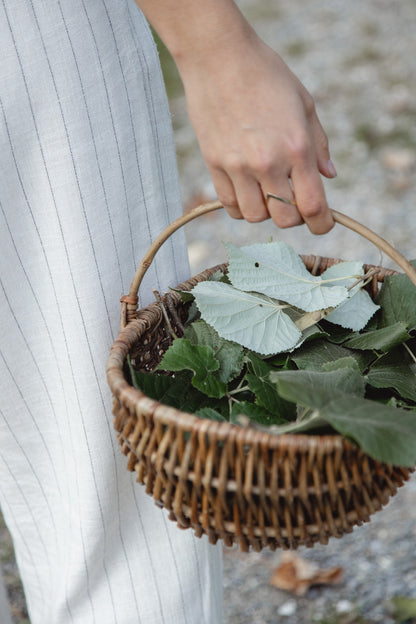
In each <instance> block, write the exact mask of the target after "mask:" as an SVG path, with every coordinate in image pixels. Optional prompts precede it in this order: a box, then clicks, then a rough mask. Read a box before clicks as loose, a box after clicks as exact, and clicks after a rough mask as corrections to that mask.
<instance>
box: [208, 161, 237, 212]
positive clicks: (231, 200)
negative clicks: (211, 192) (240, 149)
mask: <svg viewBox="0 0 416 624" xmlns="http://www.w3.org/2000/svg"><path fill="white" fill-rule="evenodd" d="M209 169H210V174H211V179H212V182H213V184H214V187H215V190H216V192H217V195H218V199H219V200H220V202H221V203H222V205H223V206H224V208H225V210H226V211H227V212H228V214H229V215H230V217H231V218H232V219H243V218H244V217H243V215H242V213H241V210H240V206H239V204H238V201H237V195H236V193H235V190H234V186H233V183H232V182H231V180H230V178H229V176H228V175H227V174H226V173H225V171H222V170H221V169H216V168H213V169H211V168H209Z"/></svg>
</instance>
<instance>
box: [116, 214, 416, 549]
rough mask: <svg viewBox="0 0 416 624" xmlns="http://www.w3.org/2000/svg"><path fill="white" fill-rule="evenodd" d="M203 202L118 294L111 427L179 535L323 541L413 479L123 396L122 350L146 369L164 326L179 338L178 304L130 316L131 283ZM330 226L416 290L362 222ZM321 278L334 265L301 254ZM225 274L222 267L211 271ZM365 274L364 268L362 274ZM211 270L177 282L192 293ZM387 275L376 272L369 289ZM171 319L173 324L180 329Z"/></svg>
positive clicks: (341, 445)
mask: <svg viewBox="0 0 416 624" xmlns="http://www.w3.org/2000/svg"><path fill="white" fill-rule="evenodd" d="M220 207H221V205H220V204H219V202H212V203H210V204H205V205H203V206H200V207H199V208H197V209H195V210H194V211H192V212H191V213H188V214H187V215H184V216H183V217H181V218H180V219H178V220H177V221H175V222H174V223H173V224H172V225H171V226H170V227H169V228H167V230H165V231H164V232H163V233H162V234H161V235H160V236H159V237H158V238H157V239H156V241H155V242H154V244H153V245H152V246H151V248H150V249H149V251H148V252H147V254H146V255H145V257H144V258H143V261H142V263H141V265H140V267H139V269H138V271H137V273H136V275H135V276H134V279H133V282H132V285H131V289H130V294H129V295H127V296H125V297H123V298H122V315H121V317H122V320H121V330H120V333H119V335H118V338H117V340H116V341H115V342H114V345H113V347H112V350H111V355H110V358H109V360H108V364H107V375H108V382H109V385H110V387H111V390H112V393H113V397H114V427H115V429H116V431H117V432H118V438H119V441H120V444H121V450H122V452H123V453H124V454H125V455H126V456H127V458H128V462H127V467H128V469H129V470H132V471H133V470H134V471H136V473H137V481H139V482H140V483H144V484H145V485H146V492H147V493H148V494H150V495H152V496H153V498H154V500H155V502H156V504H158V505H159V506H161V507H164V508H166V509H167V510H169V512H170V518H171V519H172V520H175V521H176V522H177V523H178V526H179V527H182V528H188V527H192V528H193V530H194V532H195V534H196V535H197V536H201V535H203V534H206V535H208V537H209V540H210V542H212V543H215V542H216V541H217V540H218V539H222V540H223V541H224V543H225V544H226V545H228V546H231V545H232V544H233V543H235V542H238V543H239V545H240V547H241V549H242V550H248V549H249V547H252V548H253V549H254V550H257V551H259V550H261V549H262V548H264V547H269V548H271V549H273V550H274V549H275V548H277V547H282V548H292V549H294V548H297V547H298V546H299V545H306V546H313V545H314V544H315V543H317V542H319V543H321V544H325V543H327V541H328V538H329V537H331V536H335V537H341V536H342V535H343V534H345V533H349V532H351V531H352V529H353V527H354V526H355V525H360V524H362V523H363V522H366V521H368V520H369V518H370V516H371V514H373V513H374V512H376V511H378V510H380V509H381V508H382V506H383V505H385V504H386V503H387V501H388V500H389V498H390V497H391V496H393V495H394V494H395V492H396V491H397V488H398V487H400V486H401V485H403V483H404V482H405V481H406V480H407V479H408V478H409V473H410V472H411V471H409V470H406V469H403V468H400V467H395V466H391V465H387V464H384V463H381V462H378V461H375V460H373V459H371V458H370V457H368V456H367V455H365V454H364V453H363V452H362V451H361V450H359V449H358V448H357V447H355V446H354V445H352V444H351V443H349V442H348V441H347V440H346V439H344V438H343V437H342V436H340V435H325V436H308V435H280V436H277V435H273V434H269V433H264V432H262V431H258V430H256V429H252V428H243V427H239V426H236V425H232V424H229V423H222V422H221V423H220V422H215V421H211V420H204V419H201V418H198V417H196V416H194V415H192V414H188V413H185V412H181V411H179V410H177V409H174V408H172V407H168V406H166V405H163V404H161V403H159V402H157V401H155V400H153V399H150V398H148V397H146V396H145V395H144V394H143V393H142V392H140V391H139V390H137V389H135V388H133V387H132V386H131V384H130V382H129V375H128V373H127V371H126V357H127V355H128V354H130V356H131V357H132V359H134V360H135V362H136V367H140V368H142V369H145V370H151V369H152V368H153V367H154V366H155V365H156V364H157V363H158V361H159V360H160V358H161V356H162V354H163V352H164V351H165V350H166V348H167V346H168V345H169V343H170V333H169V331H168V329H167V322H170V323H171V325H172V327H173V328H174V329H175V330H176V332H179V333H180V321H181V319H182V320H183V319H184V318H186V304H184V303H183V302H182V301H181V299H180V296H179V295H178V294H177V293H175V292H173V293H172V294H170V295H169V296H164V297H163V300H164V302H165V306H163V307H166V308H167V309H168V310H169V317H170V320H169V321H167V320H166V318H165V316H164V314H163V313H162V307H161V306H160V305H159V304H158V303H157V302H155V303H153V304H151V305H149V306H148V307H146V308H145V309H142V310H140V311H137V309H136V308H137V301H138V298H137V292H138V288H139V285H140V283H141V280H142V278H143V275H144V273H145V272H146V270H147V268H148V267H149V266H150V264H151V261H152V259H153V257H154V255H155V253H156V252H157V250H158V249H159V247H160V246H161V245H162V244H163V242H164V241H165V240H166V239H167V238H168V237H169V236H170V235H171V234H172V232H174V231H176V229H178V228H179V227H181V226H182V225H184V223H186V222H188V221H190V220H191V219H193V218H195V217H198V216H200V215H201V214H204V213H206V212H210V211H211V210H216V209H217V208H220ZM333 214H334V218H335V220H336V221H338V222H340V223H342V224H343V225H346V226H347V227H349V228H351V229H354V230H355V231H358V232H360V233H361V234H362V235H364V236H366V237H367V238H369V239H370V240H372V241H373V242H374V243H376V244H377V245H378V246H379V247H381V248H382V249H383V250H384V251H385V252H386V253H387V254H388V255H390V256H391V257H392V258H393V259H394V260H395V261H396V262H397V263H398V264H399V265H400V266H401V267H402V268H403V269H404V271H405V272H406V273H407V274H408V275H409V277H410V278H411V279H412V281H413V282H414V283H415V284H416V273H415V271H414V270H413V268H412V267H411V265H410V264H409V263H408V262H407V261H406V260H405V259H404V258H403V257H402V256H400V254H398V252H396V250H394V248H391V247H390V246H389V245H388V244H387V243H386V242H385V241H383V239H380V238H379V237H378V236H377V235H375V234H374V233H373V232H371V231H370V230H367V228H364V226H361V224H358V223H357V222H355V221H353V220H351V219H349V218H347V217H345V216H344V215H342V214H340V213H337V212H335V211H333ZM302 259H303V261H304V263H305V265H306V267H307V268H308V269H309V270H310V271H311V272H313V273H314V274H319V273H320V272H322V271H324V270H325V269H326V268H327V267H328V266H330V265H331V264H333V263H335V262H338V260H331V259H324V258H319V257H313V256H308V257H302ZM221 266H222V268H223V269H224V268H225V265H221ZM367 268H369V267H367ZM217 269H218V267H214V268H212V269H209V270H207V271H204V272H203V273H201V274H199V275H197V276H196V277H194V278H192V279H190V280H188V281H187V282H185V283H184V284H181V285H179V287H180V288H181V289H184V290H190V289H191V288H193V286H194V285H195V284H196V283H197V282H199V281H201V280H204V279H207V277H208V276H209V275H210V274H211V273H212V272H213V271H214V270H217ZM391 273H394V271H391V270H386V269H380V271H379V272H378V273H377V275H376V277H375V278H374V280H373V284H372V290H373V294H375V293H376V292H377V289H378V282H381V281H382V280H383V278H384V276H385V275H386V274H391ZM178 321H179V323H178Z"/></svg>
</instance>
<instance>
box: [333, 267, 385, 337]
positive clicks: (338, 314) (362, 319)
mask: <svg viewBox="0 0 416 624" xmlns="http://www.w3.org/2000/svg"><path fill="white" fill-rule="evenodd" d="M337 266H339V265H337ZM350 294H351V293H350ZM378 309H379V306H377V305H376V304H375V303H374V302H373V300H372V299H371V297H370V295H369V294H368V293H367V292H366V291H365V290H358V291H355V292H354V293H353V294H351V296H350V297H349V298H348V299H347V300H346V301H344V302H343V303H341V304H340V305H339V306H338V307H337V308H336V309H335V310H333V311H332V312H330V313H329V314H328V316H327V317H326V320H327V321H329V322H331V323H335V324H336V325H341V327H345V328H346V329H353V330H354V331H360V329H363V327H365V326H366V325H367V323H368V321H369V320H370V319H371V317H372V316H373V315H374V314H375V313H376V312H377V310H378Z"/></svg>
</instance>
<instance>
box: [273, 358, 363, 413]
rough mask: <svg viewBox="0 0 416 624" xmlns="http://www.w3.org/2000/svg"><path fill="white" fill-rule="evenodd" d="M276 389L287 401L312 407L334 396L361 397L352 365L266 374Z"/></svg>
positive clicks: (319, 405)
mask: <svg viewBox="0 0 416 624" xmlns="http://www.w3.org/2000/svg"><path fill="white" fill-rule="evenodd" d="M270 379H271V381H273V382H274V383H276V384H277V391H278V393H279V394H280V396H281V397H283V398H284V399H286V400H287V401H293V402H294V403H298V404H300V405H303V406H304V407H309V408H312V409H319V408H322V407H324V406H325V405H327V404H328V403H330V402H331V401H332V400H333V399H334V397H337V396H338V397H343V396H345V395H350V396H351V395H356V396H364V391H365V382H364V378H363V377H362V376H361V375H360V374H359V373H358V372H357V371H356V370H354V369H353V368H350V367H349V366H347V367H342V368H338V369H336V370H333V371H327V372H323V371H322V372H318V371H277V372H272V373H270Z"/></svg>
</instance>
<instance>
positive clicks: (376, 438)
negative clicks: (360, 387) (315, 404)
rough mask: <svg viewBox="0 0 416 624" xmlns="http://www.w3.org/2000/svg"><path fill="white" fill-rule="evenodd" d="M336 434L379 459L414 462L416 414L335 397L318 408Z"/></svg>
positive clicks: (353, 398) (409, 463) (415, 462)
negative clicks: (345, 437) (351, 440)
mask: <svg viewBox="0 0 416 624" xmlns="http://www.w3.org/2000/svg"><path fill="white" fill-rule="evenodd" d="M319 413H320V415H321V417H322V418H324V419H325V420H327V421H328V422H329V423H330V424H331V425H332V426H333V427H334V429H336V430H337V431H338V432H339V433H341V434H342V435H344V436H347V437H350V438H352V439H353V440H355V441H356V442H357V444H358V445H359V446H360V448H361V449H362V450H363V451H364V452H365V453H367V454H368V455H370V456H371V457H373V458H374V459H377V460H379V461H382V462H387V463H389V464H393V465H395V466H405V467H412V466H414V465H415V464H416V416H415V413H414V412H410V411H406V410H404V409H400V408H398V407H390V406H388V405H383V404H381V403H378V402H376V401H370V400H368V399H363V398H360V397H354V396H349V397H344V398H339V399H335V400H333V401H332V402H330V403H329V404H327V405H326V406H323V407H322V409H320V410H319Z"/></svg>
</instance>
